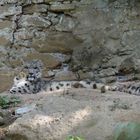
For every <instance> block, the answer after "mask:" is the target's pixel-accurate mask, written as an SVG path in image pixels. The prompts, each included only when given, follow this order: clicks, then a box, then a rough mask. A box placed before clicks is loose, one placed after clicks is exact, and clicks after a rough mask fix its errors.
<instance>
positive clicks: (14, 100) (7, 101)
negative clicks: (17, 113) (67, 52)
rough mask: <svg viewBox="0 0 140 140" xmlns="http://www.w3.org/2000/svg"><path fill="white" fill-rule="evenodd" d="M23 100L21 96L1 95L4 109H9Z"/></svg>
mask: <svg viewBox="0 0 140 140" xmlns="http://www.w3.org/2000/svg"><path fill="white" fill-rule="evenodd" d="M20 102H21V100H20V98H19V97H15V96H12V97H8V96H0V106H1V108H2V109H7V108H9V107H13V106H16V105H17V104H19V103H20Z"/></svg>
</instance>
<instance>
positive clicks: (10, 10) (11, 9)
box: [0, 5, 22, 18]
mask: <svg viewBox="0 0 140 140" xmlns="http://www.w3.org/2000/svg"><path fill="white" fill-rule="evenodd" d="M21 13H22V7H21V6H16V5H1V6H0V18H5V17H6V16H13V15H19V14H21Z"/></svg>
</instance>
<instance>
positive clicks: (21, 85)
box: [10, 60, 140, 95]
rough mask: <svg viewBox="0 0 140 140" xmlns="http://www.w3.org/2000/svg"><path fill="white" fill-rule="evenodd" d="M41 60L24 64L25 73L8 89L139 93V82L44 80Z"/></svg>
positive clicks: (22, 91) (15, 91)
mask: <svg viewBox="0 0 140 140" xmlns="http://www.w3.org/2000/svg"><path fill="white" fill-rule="evenodd" d="M42 67H43V64H42V62H41V61H38V60H33V61H31V62H29V63H27V64H26V65H25V69H26V73H27V74H24V73H22V74H21V73H20V76H16V77H15V78H14V84H13V86H12V88H11V89H10V93H12V94H26V93H27V94H31V93H33V94H35V93H38V92H40V91H59V90H65V89H69V88H88V89H96V88H97V89H100V90H101V92H102V93H104V92H106V91H107V90H111V91H120V92H126V93H129V94H133V95H140V82H131V83H130V82H126V83H119V82H117V83H115V84H114V85H112V86H106V85H103V84H99V83H98V84H97V83H96V82H94V81H90V80H82V81H54V80H44V79H43V78H42Z"/></svg>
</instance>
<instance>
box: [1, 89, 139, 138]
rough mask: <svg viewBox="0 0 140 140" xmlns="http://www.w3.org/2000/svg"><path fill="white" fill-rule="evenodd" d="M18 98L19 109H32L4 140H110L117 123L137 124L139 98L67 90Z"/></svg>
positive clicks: (114, 93) (95, 91) (96, 91)
mask: <svg viewBox="0 0 140 140" xmlns="http://www.w3.org/2000/svg"><path fill="white" fill-rule="evenodd" d="M3 94H7V93H3ZM9 96H11V95H9ZM15 96H17V95H15ZM18 96H20V98H21V99H22V103H21V104H20V106H24V105H32V104H35V106H36V108H35V109H34V110H32V111H31V112H29V113H26V114H24V115H23V116H21V117H19V118H18V119H17V120H16V121H15V122H13V123H12V124H11V125H10V126H8V127H7V130H8V140H9V139H10V140H17V139H16V138H15V137H14V136H16V135H20V137H21V139H23V140H65V139H66V137H68V136H70V135H76V136H81V137H82V138H84V139H85V140H113V131H114V129H115V127H116V126H117V125H118V124H119V123H123V122H140V97H139V96H135V95H129V94H126V93H120V92H107V93H100V92H99V91H98V90H87V89H71V90H68V91H65V92H51V93H45V92H44V93H38V94H36V95H18ZM18 108H19V107H18ZM21 134H22V135H21ZM24 138H25V139H24ZM18 139H19V138H18ZM19 140H20V139H19Z"/></svg>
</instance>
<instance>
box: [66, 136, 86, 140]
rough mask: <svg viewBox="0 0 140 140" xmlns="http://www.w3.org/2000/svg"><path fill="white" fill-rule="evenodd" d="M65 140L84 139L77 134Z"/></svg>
mask: <svg viewBox="0 0 140 140" xmlns="http://www.w3.org/2000/svg"><path fill="white" fill-rule="evenodd" d="M66 140H84V139H83V138H81V137H78V136H69V137H68V138H67V139H66Z"/></svg>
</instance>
